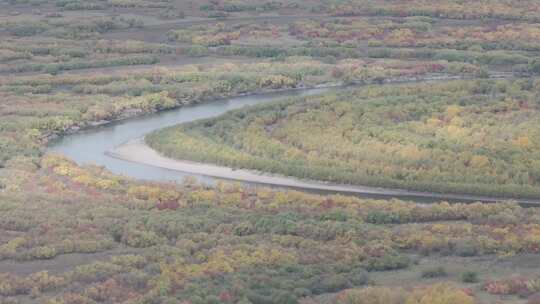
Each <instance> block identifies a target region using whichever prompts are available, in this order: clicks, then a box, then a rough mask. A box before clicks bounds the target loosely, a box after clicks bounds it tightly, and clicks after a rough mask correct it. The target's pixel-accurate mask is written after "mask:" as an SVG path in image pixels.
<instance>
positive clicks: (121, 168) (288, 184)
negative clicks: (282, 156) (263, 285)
mask: <svg viewBox="0 0 540 304" xmlns="http://www.w3.org/2000/svg"><path fill="white" fill-rule="evenodd" d="M328 90H332V89H329V88H315V89H304V90H291V91H285V92H279V93H269V94H261V95H251V96H242V97H234V98H229V99H223V100H218V101H213V102H205V103H200V104H197V105H192V106H185V107H181V108H177V109H174V110H169V111H163V112H158V113H154V114H149V115H146V116H143V117H138V118H132V119H126V120H122V121H118V122H112V123H109V124H106V125H103V126H100V127H95V128H90V129H87V130H82V131H79V132H77V133H74V134H70V135H66V136H63V137H60V138H58V139H56V140H53V141H51V143H50V144H49V147H48V151H49V152H54V153H61V154H63V155H66V156H67V157H69V158H71V159H73V160H74V161H76V162H77V163H78V164H80V165H87V164H94V165H100V166H105V167H106V168H107V169H108V170H110V171H111V172H113V173H116V174H120V175H124V176H129V177H133V178H137V179H144V180H153V181H172V182H181V181H182V180H183V179H184V178H185V177H186V176H194V177H196V178H197V179H198V180H199V181H200V182H202V183H206V184H213V183H215V182H216V181H217V180H221V179H224V178H225V179H232V180H238V181H241V182H242V183H244V184H246V185H260V184H265V185H270V186H274V187H279V188H293V189H301V190H304V191H310V192H315V193H341V194H349V195H356V196H361V197H370V198H389V197H394V198H400V199H407V200H414V201H418V202H434V201H440V200H447V201H450V202H453V201H465V202H472V201H485V202H493V201H499V199H496V198H489V197H480V196H470V195H454V194H437V193H424V192H415V191H406V190H399V189H383V188H375V187H362V186H350V185H336V184H329V183H321V182H312V181H302V180H298V179H295V178H289V177H284V176H274V175H266V174H258V173H255V172H251V171H247V170H232V169H229V168H223V167H218V166H213V165H207V164H196V163H191V162H182V161H175V160H171V159H167V158H165V157H163V156H160V155H159V154H158V153H157V152H155V151H153V150H151V149H150V148H148V147H147V146H146V145H144V143H143V142H142V138H143V137H144V135H145V134H148V133H150V132H152V131H155V130H158V129H162V128H165V127H168V126H173V125H176V124H179V123H185V122H190V121H193V120H197V119H202V118H209V117H214V116H218V115H220V114H223V113H225V112H227V111H230V110H233V109H238V108H241V107H244V106H250V105H257V104H263V103H268V102H272V101H276V100H279V99H283V98H288V97H294V96H310V95H316V94H321V93H323V92H326V91H328ZM133 151H136V152H137V153H133ZM517 201H518V202H520V203H521V204H523V205H536V204H540V201H535V200H517Z"/></svg>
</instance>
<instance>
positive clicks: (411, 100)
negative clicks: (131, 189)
mask: <svg viewBox="0 0 540 304" xmlns="http://www.w3.org/2000/svg"><path fill="white" fill-rule="evenodd" d="M539 88H540V87H539V82H538V81H537V80H535V79H518V80H512V81H491V80H478V81H472V82H464V81H454V82H446V83H443V84H408V85H398V86H396V85H392V86H371V87H367V88H360V89H352V90H349V91H347V92H344V93H330V94H326V95H323V96H320V97H315V98H314V97H310V98H296V99H292V100H288V101H284V102H281V103H274V104H271V105H263V106H258V107H253V108H250V109H241V110H236V111H233V112H230V113H227V114H224V115H223V116H221V117H218V118H211V119H206V120H201V121H197V122H193V123H189V124H185V125H179V126H176V127H172V128H168V129H164V130H160V131H157V132H155V133H153V134H151V135H150V136H148V137H147V139H146V140H147V143H149V144H150V145H151V146H152V147H154V148H155V149H157V150H159V151H161V152H162V153H164V154H165V155H168V156H171V157H174V158H180V159H189V160H195V161H201V162H211V163H216V164H220V165H225V166H232V167H235V168H248V169H255V170H260V171H265V172H272V173H281V174H284V175H289V176H295V177H300V178H308V179H314V180H324V181H331V182H339V183H346V184H360V185H371V186H384V187H393V188H406V189H414V190H421V191H428V192H453V193H470V194H481V195H498V196H507V197H531V198H538V197H540V190H539V189H540V188H539V182H540V179H539V178H540V175H539V173H540V171H539V170H540V167H539V166H540V155H539V154H538V152H537V151H538V147H537V145H538V144H540V137H539V136H540V132H539V130H538V128H537V126H536V121H537V120H538V119H539V117H538V109H539V100H538V89H539Z"/></svg>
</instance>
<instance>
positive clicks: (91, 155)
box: [48, 88, 329, 184]
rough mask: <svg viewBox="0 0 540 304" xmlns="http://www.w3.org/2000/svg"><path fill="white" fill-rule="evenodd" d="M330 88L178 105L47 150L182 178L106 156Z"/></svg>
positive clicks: (141, 174)
mask: <svg viewBox="0 0 540 304" xmlns="http://www.w3.org/2000/svg"><path fill="white" fill-rule="evenodd" d="M328 90H329V89H323V88H317V89H306V90H291V91H284V92H278V93H270V94H262V95H250V96H242V97H234V98H229V99H223V100H217V101H212V102H204V103H200V104H196V105H191V106H185V107H180V108H177V109H174V110H169V111H162V112H158V113H153V114H149V115H146V116H142V117H138V118H131V119H126V120H122V121H118V122H112V123H109V124H106V125H103V126H100V127H95V128H90V129H87V130H82V131H79V132H76V133H73V134H69V135H66V136H63V137H60V138H58V139H55V140H53V141H51V143H50V144H49V147H48V151H50V152H55V153H60V154H63V155H65V156H67V157H69V158H70V159H72V160H74V161H76V162H77V163H78V164H79V165H87V164H93V165H100V166H105V167H107V169H109V170H110V171H111V172H113V173H116V174H120V175H124V176H129V177H134V178H138V179H145V180H154V181H176V182H180V181H182V180H183V179H184V178H185V177H186V176H194V175H193V174H190V173H182V172H178V171H173V170H168V169H164V168H158V167H153V166H147V165H142V164H137V163H132V162H127V161H124V160H120V159H116V158H113V157H110V156H108V155H106V152H107V151H110V150H112V149H114V148H115V147H117V146H119V145H122V144H123V143H126V142H128V141H129V140H132V139H135V138H140V137H143V136H144V135H146V134H148V133H150V132H152V131H155V130H159V129H162V128H165V127H169V126H174V125H176V124H179V123H185V122H190V121H194V120H197V119H203V118H209V117H214V116H218V115H220V114H223V113H225V112H227V111H230V110H234V109H238V108H241V107H244V106H251V105H257V104H263V103H269V102H272V101H276V100H279V99H284V98H288V97H295V96H310V95H316V94H321V93H323V92H325V91H328ZM195 177H196V178H197V179H198V180H199V181H201V182H203V183H210V184H211V183H213V182H215V180H216V179H214V178H210V177H206V176H202V175H195Z"/></svg>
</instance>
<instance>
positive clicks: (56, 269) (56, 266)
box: [0, 247, 143, 276]
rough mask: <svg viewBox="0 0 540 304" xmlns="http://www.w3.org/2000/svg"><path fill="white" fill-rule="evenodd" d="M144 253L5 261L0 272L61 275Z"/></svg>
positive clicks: (109, 252) (119, 250) (120, 250)
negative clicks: (76, 268) (109, 260)
mask: <svg viewBox="0 0 540 304" xmlns="http://www.w3.org/2000/svg"><path fill="white" fill-rule="evenodd" d="M142 252H143V249H133V248H128V247H119V248H115V249H112V250H107V251H102V252H96V253H70V254H62V255H59V256H57V257H55V258H54V259H50V260H31V261H23V262H19V261H14V260H3V261H0V270H1V272H3V273H13V274H17V275H20V276H26V275H29V274H32V273H35V272H40V271H48V272H49V273H50V274H59V273H64V272H66V271H70V270H72V269H73V268H75V267H77V266H80V265H85V264H89V263H93V262H97V261H104V260H108V259H110V258H111V257H112V256H117V255H125V254H141V253H142Z"/></svg>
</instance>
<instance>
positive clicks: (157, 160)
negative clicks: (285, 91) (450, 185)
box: [106, 138, 540, 204]
mask: <svg viewBox="0 0 540 304" xmlns="http://www.w3.org/2000/svg"><path fill="white" fill-rule="evenodd" d="M106 154H107V155H108V156H111V157H114V158H117V159H122V160H125V161H130V162H134V163H139V164H144V165H150V166H154V167H159V168H165V169H170V170H175V171H180V172H185V173H192V174H198V175H204V176H211V177H217V178H223V179H228V180H237V181H244V182H251V183H257V184H265V185H270V186H282V187H293V188H299V189H310V190H319V191H329V192H339V193H349V194H371V195H387V196H394V197H411V198H414V197H419V198H432V199H441V200H463V201H483V202H497V201H501V199H499V198H491V197H483V196H473V195H459V194H439V193H426V192H418V191H408V190H401V189H386V188H377V187H365V186H353V185H343V184H331V183H322V182H316V181H307V180H300V179H297V178H293V177H287V176H279V175H270V174H264V173H262V172H256V171H251V170H243V169H240V170H235V169H232V168H228V167H222V166H217V165H212V164H203V163H196V162H191V161H185V160H176V159H171V158H168V157H165V156H163V155H160V154H159V153H158V152H157V151H155V150H153V149H152V148H150V147H149V146H148V145H146V143H145V142H144V139H143V138H138V139H134V140H131V141H129V142H127V143H125V144H123V145H120V146H118V147H116V148H114V149H112V150H110V151H107V152H106ZM514 201H517V202H519V203H523V204H540V201H535V200H514Z"/></svg>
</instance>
